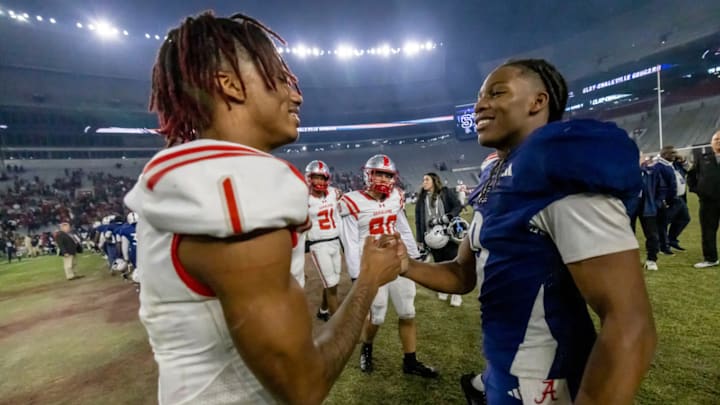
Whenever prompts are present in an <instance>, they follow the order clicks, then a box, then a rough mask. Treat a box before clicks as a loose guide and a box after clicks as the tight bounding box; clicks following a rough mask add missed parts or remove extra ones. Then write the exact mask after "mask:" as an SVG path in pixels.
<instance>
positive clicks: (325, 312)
mask: <svg viewBox="0 0 720 405" xmlns="http://www.w3.org/2000/svg"><path fill="white" fill-rule="evenodd" d="M318 311H319V312H320V313H321V314H327V313H329V312H328V310H327V309H322V308H320V309H319V310H318Z"/></svg>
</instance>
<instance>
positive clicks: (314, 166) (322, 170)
mask: <svg viewBox="0 0 720 405" xmlns="http://www.w3.org/2000/svg"><path fill="white" fill-rule="evenodd" d="M313 174H318V175H320V176H325V181H321V180H317V179H316V180H312V179H311V178H310V176H312V175H313ZM305 182H307V185H308V186H310V188H312V189H313V190H315V191H320V192H323V193H324V192H326V191H327V189H328V184H329V183H330V168H329V167H328V165H327V164H325V162H323V161H322V160H313V161H312V162H310V163H308V165H307V166H305Z"/></svg>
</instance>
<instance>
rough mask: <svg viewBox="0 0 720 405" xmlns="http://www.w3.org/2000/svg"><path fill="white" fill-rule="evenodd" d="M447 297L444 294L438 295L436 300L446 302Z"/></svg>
mask: <svg viewBox="0 0 720 405" xmlns="http://www.w3.org/2000/svg"><path fill="white" fill-rule="evenodd" d="M447 298H448V295H447V294H444V293H438V299H439V300H440V301H447Z"/></svg>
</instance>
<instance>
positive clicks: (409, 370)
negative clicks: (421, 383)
mask: <svg viewBox="0 0 720 405" xmlns="http://www.w3.org/2000/svg"><path fill="white" fill-rule="evenodd" d="M403 373H405V374H412V375H419V376H420V377H423V378H437V377H438V375H440V374H439V373H438V372H437V370H435V369H434V368H432V367H428V366H426V365H425V364H423V363H422V362H420V361H417V360H415V361H414V362H412V363H411V362H406V361H403Z"/></svg>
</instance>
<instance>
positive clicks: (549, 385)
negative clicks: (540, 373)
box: [534, 380, 558, 404]
mask: <svg viewBox="0 0 720 405" xmlns="http://www.w3.org/2000/svg"><path fill="white" fill-rule="evenodd" d="M543 384H545V389H544V390H543V392H542V394H541V395H542V397H538V398H535V399H534V400H535V403H536V404H544V403H545V400H546V399H547V398H548V397H550V400H551V401H557V400H558V398H557V391H556V390H555V380H544V381H543Z"/></svg>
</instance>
